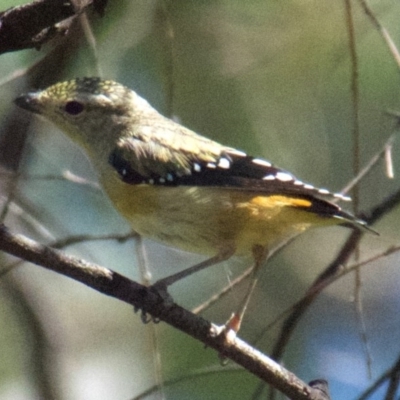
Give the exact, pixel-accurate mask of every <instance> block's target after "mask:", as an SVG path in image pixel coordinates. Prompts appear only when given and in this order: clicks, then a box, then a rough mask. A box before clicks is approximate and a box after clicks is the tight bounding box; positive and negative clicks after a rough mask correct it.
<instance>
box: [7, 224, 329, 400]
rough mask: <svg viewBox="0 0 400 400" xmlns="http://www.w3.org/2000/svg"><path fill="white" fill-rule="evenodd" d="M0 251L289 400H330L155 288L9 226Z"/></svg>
mask: <svg viewBox="0 0 400 400" xmlns="http://www.w3.org/2000/svg"><path fill="white" fill-rule="evenodd" d="M0 250H2V251H4V252H6V253H8V254H11V255H13V256H15V257H19V258H22V259H24V260H26V261H29V262H31V263H34V264H37V265H39V266H42V267H44V268H47V269H50V270H52V271H55V272H57V273H60V274H62V275H65V276H67V277H70V278H72V279H75V280H76V281H79V282H81V283H83V284H85V285H87V286H89V287H91V288H92V289H95V290H97V291H99V292H100V293H103V294H105V295H108V296H111V297H114V298H116V299H119V300H121V301H123V302H125V303H128V304H131V305H133V306H134V308H135V309H136V310H141V312H142V313H143V315H146V314H149V315H151V316H152V317H153V319H154V320H160V321H164V322H166V323H168V324H169V325H171V326H173V327H175V328H177V329H179V330H180V331H182V332H185V333H186V334H188V335H190V336H192V337H193V338H195V339H197V340H199V341H201V342H202V343H203V344H205V345H206V346H207V347H211V348H213V349H214V350H216V351H217V352H218V353H219V354H220V355H221V356H222V357H224V358H227V359H230V360H232V361H234V362H236V363H237V364H239V365H241V366H242V367H243V368H245V369H246V370H248V371H249V372H251V373H253V374H254V375H256V376H257V377H259V378H260V379H262V380H263V381H265V382H266V383H268V384H270V385H272V386H273V387H275V388H276V389H278V390H280V391H281V392H282V393H284V394H285V395H286V396H287V397H288V398H289V399H294V400H329V395H328V394H327V386H326V384H325V383H324V385H323V387H322V389H321V387H320V384H318V385H316V387H315V388H313V387H312V386H309V385H307V384H306V383H304V382H303V381H301V380H300V379H299V378H297V377H296V376H295V375H294V374H292V373H291V372H289V371H288V370H286V369H285V368H283V367H281V366H280V365H279V364H277V363H276V362H275V361H273V360H271V359H270V358H268V357H266V356H265V355H263V354H262V353H260V352H259V351H257V350H256V349H254V348H252V347H251V346H249V345H248V344H247V343H245V342H243V341H242V340H240V339H238V338H229V339H228V338H227V337H226V335H224V334H218V327H216V326H214V325H212V324H211V323H210V322H208V321H206V320H205V319H203V318H201V317H199V316H196V315H194V314H192V313H191V312H190V311H187V310H185V309H184V308H182V307H180V306H178V305H177V304H175V303H173V302H172V301H164V300H163V299H162V298H161V297H160V295H159V294H158V293H156V292H154V291H153V290H152V289H151V288H148V287H146V286H143V285H140V284H139V283H137V282H134V281H132V280H130V279H128V278H126V277H124V276H123V275H120V274H118V273H117V272H114V271H112V270H110V269H107V268H104V267H100V266H98V265H95V264H91V263H88V262H86V261H84V260H81V259H78V258H76V257H72V256H69V255H66V254H64V253H62V252H59V251H56V250H53V249H52V248H50V247H47V246H45V245H42V244H39V243H37V242H35V241H33V240H31V239H28V238H27V237H25V236H22V235H15V234H12V233H11V232H10V231H9V229H8V228H7V227H6V226H5V225H0ZM317 382H321V381H317Z"/></svg>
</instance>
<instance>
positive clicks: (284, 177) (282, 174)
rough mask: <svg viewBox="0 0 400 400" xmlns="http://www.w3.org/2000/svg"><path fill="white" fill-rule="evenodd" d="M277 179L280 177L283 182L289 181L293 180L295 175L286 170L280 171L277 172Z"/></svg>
mask: <svg viewBox="0 0 400 400" xmlns="http://www.w3.org/2000/svg"><path fill="white" fill-rule="evenodd" d="M276 179H278V180H280V181H282V182H289V181H291V180H293V176H292V175H290V174H288V173H286V172H282V171H279V172H277V174H276Z"/></svg>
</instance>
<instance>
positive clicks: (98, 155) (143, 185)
mask: <svg viewBox="0 0 400 400" xmlns="http://www.w3.org/2000/svg"><path fill="white" fill-rule="evenodd" d="M15 103H16V105H17V106H19V107H21V108H23V109H25V110H28V111H30V112H33V113H36V114H39V115H41V116H42V117H44V118H45V119H47V120H48V121H50V122H52V123H53V124H54V125H56V126H57V127H58V128H59V129H61V131H63V132H64V133H65V134H66V135H67V136H68V137H70V139H72V141H74V142H76V143H77V144H78V145H79V146H80V147H81V148H82V149H83V150H84V152H85V153H86V155H87V156H88V158H89V160H90V161H91V164H92V166H93V168H94V170H95V171H96V172H97V175H98V178H99V181H100V183H101V186H102V187H103V189H104V191H105V192H106V194H107V195H108V196H109V198H110V199H111V201H112V203H113V204H114V206H115V207H116V209H117V210H118V211H119V212H120V214H121V215H122V216H123V217H125V218H126V220H127V221H128V222H129V224H130V226H131V227H132V229H133V230H134V231H136V232H137V233H138V234H140V235H141V236H143V237H146V238H149V239H152V240H154V241H158V242H161V243H163V244H165V245H167V246H170V247H173V248H178V249H182V250H186V251H189V252H192V253H197V254H201V255H203V256H204V257H205V260H204V261H202V262H200V263H199V264H196V265H194V266H191V267H189V268H187V269H185V270H183V271H180V272H178V273H176V274H174V275H170V276H168V277H165V278H162V279H160V280H159V281H157V282H156V283H155V284H154V285H153V286H154V287H155V288H157V289H158V290H160V291H162V290H163V289H164V290H167V288H168V287H169V286H170V285H172V284H173V283H175V282H176V281H178V280H180V279H182V278H184V277H186V276H188V275H190V274H192V273H194V272H196V271H199V270H201V269H204V268H206V267H210V266H212V265H215V264H219V263H221V262H222V261H226V260H228V259H230V258H231V257H233V256H239V257H240V256H250V257H251V258H252V259H253V263H254V271H259V270H260V269H261V267H262V266H263V265H264V263H265V261H266V259H267V257H268V254H269V253H270V252H271V250H272V249H273V248H274V247H275V246H277V245H278V244H279V243H282V242H283V241H285V240H287V239H289V238H291V237H294V236H296V235H298V234H300V233H302V232H305V231H307V230H308V229H310V228H315V227H324V226H331V225H344V226H347V227H353V228H356V229H361V230H370V228H369V227H368V226H367V223H366V222H365V221H363V220H362V219H360V218H357V217H355V216H354V215H352V214H351V213H350V212H347V211H345V210H343V209H342V208H341V207H340V206H339V205H337V204H336V201H337V200H347V199H348V198H346V197H345V196H343V195H341V194H335V193H332V192H330V191H328V190H327V189H321V188H316V187H314V186H313V185H311V184H308V183H304V182H302V181H301V180H299V179H297V178H296V177H295V176H294V175H293V174H291V173H289V172H288V171H286V170H284V169H281V168H278V167H276V166H274V165H273V164H271V163H270V162H268V161H267V160H264V159H261V158H256V157H253V156H250V155H248V154H246V153H245V152H243V151H240V150H237V149H235V148H232V147H229V146H225V145H223V144H220V143H218V142H216V141H214V140H211V139H208V138H206V137H204V136H202V135H199V134H197V133H195V132H193V131H192V130H190V129H188V128H186V127H184V126H182V125H181V124H179V123H177V122H175V121H173V120H172V119H169V118H167V117H165V116H163V115H161V114H160V113H159V112H158V111H157V110H156V109H154V108H153V107H152V106H151V105H150V104H149V103H148V102H147V101H146V100H145V99H144V98H142V97H141V96H139V95H138V94H137V93H136V92H135V91H133V90H131V89H130V88H128V87H126V86H124V85H122V84H120V83H118V82H115V81H112V80H108V79H102V78H99V77H83V78H76V79H72V80H68V81H64V82H59V83H55V84H53V85H51V86H49V87H48V88H45V89H43V90H38V91H33V92H29V93H26V94H23V95H21V96H19V97H18V98H16V99H15ZM256 275H257V274H256V273H255V276H256ZM250 292H251V290H249V292H248V294H247V295H246V298H245V300H244V302H243V303H242V306H241V308H240V310H239V311H237V312H236V313H234V314H233V317H232V318H231V319H230V320H229V321H230V322H229V321H228V323H227V326H228V327H229V329H232V330H234V331H238V330H239V328H240V324H241V321H242V319H243V315H244V311H245V309H246V307H247V303H248V301H249V298H250Z"/></svg>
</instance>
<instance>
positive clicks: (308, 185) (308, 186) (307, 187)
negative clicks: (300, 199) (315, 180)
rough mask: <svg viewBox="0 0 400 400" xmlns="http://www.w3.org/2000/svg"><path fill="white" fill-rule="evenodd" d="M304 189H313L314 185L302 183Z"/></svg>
mask: <svg viewBox="0 0 400 400" xmlns="http://www.w3.org/2000/svg"><path fill="white" fill-rule="evenodd" d="M304 189H308V190H313V189H315V187H314V186H313V185H310V184H308V183H307V184H306V185H304Z"/></svg>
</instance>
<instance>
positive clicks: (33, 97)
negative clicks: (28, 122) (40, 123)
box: [14, 92, 41, 114]
mask: <svg viewBox="0 0 400 400" xmlns="http://www.w3.org/2000/svg"><path fill="white" fill-rule="evenodd" d="M14 103H15V104H16V105H17V106H18V107H21V108H23V109H25V110H28V111H31V112H33V113H36V114H41V109H40V103H39V96H38V93H35V92H32V93H27V94H23V95H21V96H19V97H17V98H16V99H15V100H14Z"/></svg>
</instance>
